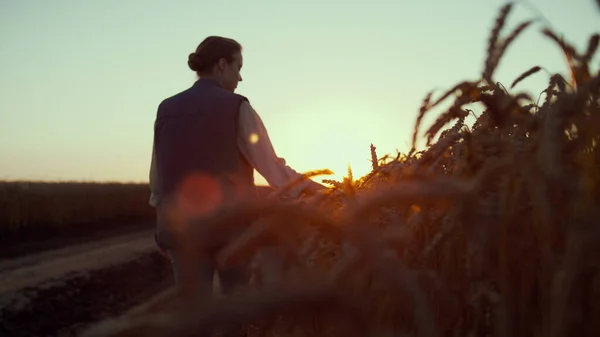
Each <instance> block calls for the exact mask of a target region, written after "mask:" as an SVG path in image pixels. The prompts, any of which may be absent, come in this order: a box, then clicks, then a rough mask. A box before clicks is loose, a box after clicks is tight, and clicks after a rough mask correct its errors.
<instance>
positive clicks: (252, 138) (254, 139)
mask: <svg viewBox="0 0 600 337" xmlns="http://www.w3.org/2000/svg"><path fill="white" fill-rule="evenodd" d="M249 139H250V143H252V144H256V143H258V135H257V134H256V133H252V134H250V138H249Z"/></svg>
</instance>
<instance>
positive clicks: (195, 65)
mask: <svg viewBox="0 0 600 337" xmlns="http://www.w3.org/2000/svg"><path fill="white" fill-rule="evenodd" d="M201 63H202V62H201V61H200V58H199V57H198V54H196V53H191V54H190V55H189V56H188V66H189V67H190V69H191V70H193V71H198V70H199V69H201V68H202V64H201Z"/></svg>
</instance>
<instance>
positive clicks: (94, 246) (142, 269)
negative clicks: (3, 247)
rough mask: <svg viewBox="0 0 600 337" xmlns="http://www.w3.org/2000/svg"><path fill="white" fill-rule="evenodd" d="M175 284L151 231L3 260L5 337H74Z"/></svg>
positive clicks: (0, 312) (1, 332)
mask: <svg viewBox="0 0 600 337" xmlns="http://www.w3.org/2000/svg"><path fill="white" fill-rule="evenodd" d="M171 282H172V279H171V271H170V266H169V265H168V263H167V261H165V259H164V258H163V257H162V256H161V255H160V254H159V253H158V251H157V250H156V248H155V244H154V236H153V232H152V231H151V230H150V231H149V230H144V231H139V232H135V233H130V234H127V235H123V236H119V237H114V238H110V239H105V240H101V241H95V242H90V243H86V244H80V245H75V246H70V247H65V248H61V249H56V250H52V251H47V252H43V253H39V254H32V255H29V256H24V257H18V258H13V259H8V260H3V261H1V262H0V336H2V337H10V336H15V337H17V336H38V337H41V336H73V335H75V332H76V331H79V330H81V327H82V326H85V325H87V324H90V323H93V322H97V321H99V320H102V319H104V318H106V317H110V316H113V315H118V314H121V313H123V312H124V311H126V310H128V309H129V308H130V307H131V306H134V305H136V304H138V303H140V302H143V301H145V300H147V299H148V298H150V297H152V296H154V295H156V294H157V293H159V292H161V291H163V290H164V289H166V288H167V287H168V286H169V285H170V284H171Z"/></svg>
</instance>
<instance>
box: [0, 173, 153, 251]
mask: <svg viewBox="0 0 600 337" xmlns="http://www.w3.org/2000/svg"><path fill="white" fill-rule="evenodd" d="M149 195H150V190H149V189H148V184H120V183H92V182H89V183H86V182H32V181H4V182H0V237H1V239H0V240H1V241H6V240H19V241H28V240H31V239H39V238H40V237H42V236H44V235H49V234H53V233H58V232H61V233H63V232H68V231H73V230H76V231H78V232H85V231H87V230H88V229H90V230H91V229H93V228H92V227H94V226H106V225H107V224H110V225H111V226H112V225H114V223H116V224H117V225H118V224H119V223H120V224H124V225H127V224H128V223H130V222H135V221H147V222H149V223H150V222H152V221H153V220H154V217H155V212H154V210H153V209H152V208H151V207H150V205H149V204H148V198H149Z"/></svg>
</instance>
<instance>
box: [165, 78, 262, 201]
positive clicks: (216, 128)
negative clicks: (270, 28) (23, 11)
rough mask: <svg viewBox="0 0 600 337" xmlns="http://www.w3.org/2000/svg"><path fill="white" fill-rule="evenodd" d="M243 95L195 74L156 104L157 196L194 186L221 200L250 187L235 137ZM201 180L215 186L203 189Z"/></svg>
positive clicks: (250, 172)
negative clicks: (193, 79) (184, 86)
mask: <svg viewBox="0 0 600 337" xmlns="http://www.w3.org/2000/svg"><path fill="white" fill-rule="evenodd" d="M243 100H245V98H244V97H243V96H240V95H237V94H235V93H232V92H229V91H227V90H224V89H222V88H221V87H219V85H218V83H217V82H216V81H215V80H212V79H199V80H198V81H197V82H196V83H195V84H194V85H193V86H192V87H191V88H189V89H187V90H185V91H183V92H181V93H179V94H177V95H175V96H172V97H170V98H168V99H166V100H164V101H163V102H162V103H161V104H160V106H159V109H158V113H157V119H156V124H155V140H154V141H155V144H154V145H155V151H156V152H155V154H156V162H157V169H158V172H159V174H160V180H159V183H158V188H159V190H160V194H161V195H162V197H163V198H167V199H170V198H173V197H176V196H177V195H181V194H185V193H186V191H189V190H191V189H198V190H200V191H202V190H204V191H205V192H207V193H208V192H210V193H211V195H210V197H211V198H218V199H220V200H221V202H222V201H225V200H232V199H234V198H235V197H236V196H237V194H239V193H243V194H244V195H248V194H251V193H252V192H254V168H253V167H252V166H251V165H250V163H248V161H247V160H246V159H245V158H244V156H243V155H242V153H240V151H239V149H238V142H237V119H238V115H239V109H240V104H241V102H242V101H243ZM207 183H208V184H210V186H213V187H215V188H218V190H216V191H206V187H207V186H206V185H205V184H207ZM199 184H203V185H200V186H198V185H199ZM183 197H187V198H188V199H189V198H193V196H191V195H183ZM207 197H208V195H207ZM206 201H207V200H198V202H200V203H201V202H206ZM211 201H212V202H215V201H217V200H211Z"/></svg>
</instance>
